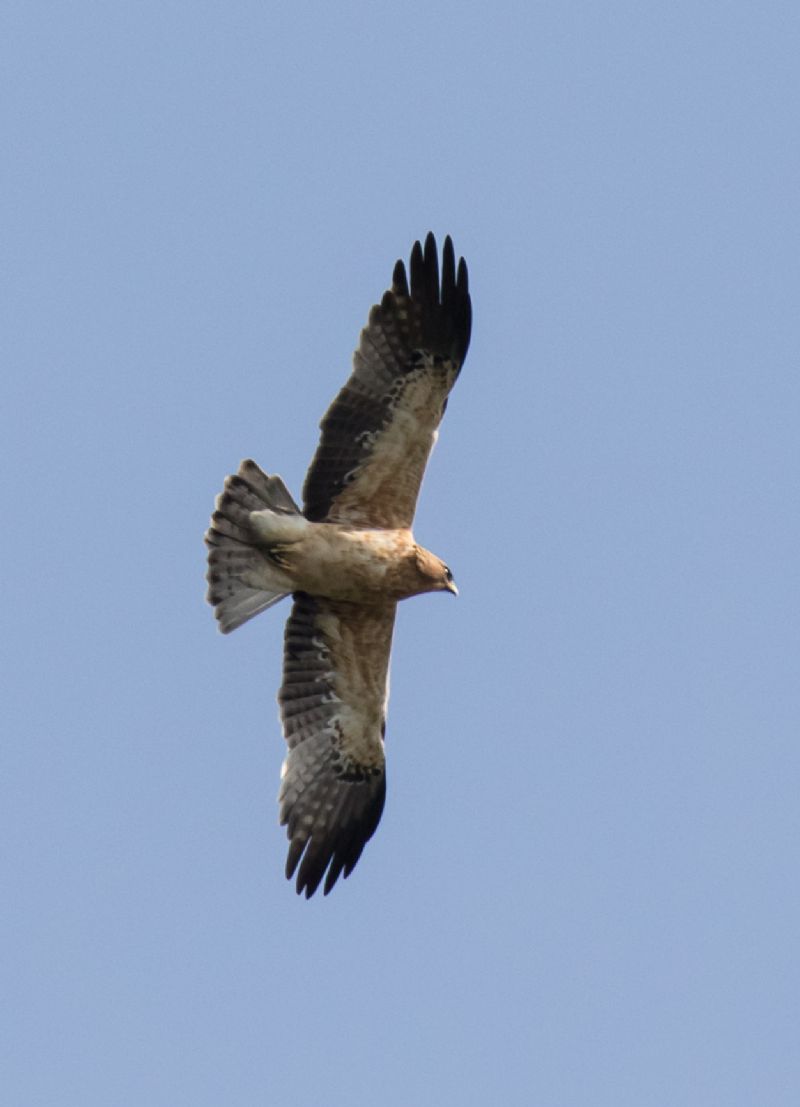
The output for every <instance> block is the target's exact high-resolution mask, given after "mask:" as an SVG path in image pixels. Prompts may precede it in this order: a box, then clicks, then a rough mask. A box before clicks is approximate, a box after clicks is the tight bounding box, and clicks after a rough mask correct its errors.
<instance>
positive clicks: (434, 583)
mask: <svg viewBox="0 0 800 1107" xmlns="http://www.w3.org/2000/svg"><path fill="white" fill-rule="evenodd" d="M415 560H416V563H417V572H418V573H419V575H420V577H421V578H422V579H421V583H422V584H423V591H425V592H452V593H453V595H454V596H457V595H458V589H457V588H456V582H455V581H454V580H453V574H452V573H451V572H450V569H449V567H448V566H447V565H445V563H444V562H443V561H442V559H441V558H440V557H437V556H436V554H432V553H431V552H430V550H425V549H423V548H422V546H417V548H416V551H415Z"/></svg>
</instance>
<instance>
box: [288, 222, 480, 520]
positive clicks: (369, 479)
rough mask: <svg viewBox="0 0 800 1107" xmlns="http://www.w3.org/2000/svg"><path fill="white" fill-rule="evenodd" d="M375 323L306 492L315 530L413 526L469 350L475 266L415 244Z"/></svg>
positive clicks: (328, 426) (325, 429)
mask: <svg viewBox="0 0 800 1107" xmlns="http://www.w3.org/2000/svg"><path fill="white" fill-rule="evenodd" d="M409 272H410V277H411V280H410V287H409V281H408V280H407V278H406V270H405V266H404V265H403V263H402V261H398V262H397V265H396V266H395V268H394V273H393V276H392V287H391V290H390V291H388V292H386V293H385V294H384V297H383V299H382V300H381V302H380V304H376V305H375V307H373V308H372V310H371V311H370V314H369V321H368V323H367V326H366V327H365V328H364V330H363V331H362V332H361V340H360V343H359V346H358V349H357V350H356V352H355V354H354V355H353V372H352V374H351V375H350V378H349V380H348V381H347V383H346V384H345V386H344V388H342V390H341V391H340V392H339V395H338V396H337V397H336V399H335V400H334V401H333V403H332V404H331V406H330V408H329V409H328V411H327V413H326V415H325V417H324V418H323V420H322V422H321V424H320V429H321V431H322V435H321V437H320V442H319V446H318V447H317V452H316V454H315V455H314V459H313V461H312V462H311V467H310V469H309V470H308V475H307V476H306V482H305V486H304V488H303V497H304V501H305V506H304V513H305V515H306V517H307V518H308V519H311V520H313V521H315V522H322V521H329V522H337V523H349V524H351V525H355V526H368V527H409V526H411V523H412V521H413V518H414V509H415V507H416V503H417V496H418V494H419V487H420V484H421V482H422V476H423V473H424V471H425V465H426V463H427V461H428V456H429V454H430V452H431V449H432V447H433V443H434V442H435V440H436V428H437V427H438V426H439V423H440V421H441V418H442V415H443V414H444V409H445V406H446V404H447V396H448V393H449V392H450V389H451V388H452V387H453V384H454V383H455V380H456V377H457V376H458V373H459V370H460V368H461V365H462V363H463V361H464V358H465V356H466V353H467V347H468V346H469V337H470V326H471V319H472V308H471V303H470V297H469V287H468V280H467V266H466V263H465V262H464V259H463V258H461V259H460V260H459V263H458V269H456V264H455V255H454V253H453V243H452V242H451V240H450V238H449V237H448V238H446V239H445V242H444V252H443V255H442V279H441V284H440V281H439V259H438V253H437V249H436V240H435V239H434V237H433V235H432V234H429V235H428V237H427V238H426V239H425V249H424V251H423V248H422V246H421V245H420V243H419V242H415V243H414V248H413V249H412V251H411V260H410V265H409Z"/></svg>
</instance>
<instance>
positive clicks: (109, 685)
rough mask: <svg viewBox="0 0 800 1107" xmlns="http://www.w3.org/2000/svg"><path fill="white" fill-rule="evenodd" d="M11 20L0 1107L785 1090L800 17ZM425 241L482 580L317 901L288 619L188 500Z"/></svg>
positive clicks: (462, 566) (792, 1027)
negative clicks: (291, 856)
mask: <svg viewBox="0 0 800 1107" xmlns="http://www.w3.org/2000/svg"><path fill="white" fill-rule="evenodd" d="M0 55H2V57H1V58H0V61H2V65H1V66H0V70H1V71H2V74H3V77H2V81H3V84H4V91H3V93H2V97H1V98H0V101H1V102H2V113H3V134H4V138H3V148H4V155H5V156H4V158H3V162H4V169H3V176H4V185H3V189H4V192H5V200H4V203H3V209H4V216H3V220H4V229H3V239H4V245H3V251H2V252H3V257H4V264H3V267H2V268H3V270H4V272H3V276H2V281H3V292H2V302H1V304H0V310H1V311H2V314H3V320H2V323H1V326H0V331H1V332H2V337H0V343H2V363H3V375H2V376H3V381H2V392H3V396H2V403H0V419H1V420H2V450H3V455H4V458H3V468H2V472H3V481H4V485H5V503H6V508H5V540H4V542H3V565H4V572H5V576H6V582H7V586H6V589H5V597H4V620H3V624H4V629H3V654H2V659H3V669H4V685H5V687H6V690H7V695H6V701H7V707H6V712H5V713H6V718H7V720H8V724H7V729H6V740H5V742H4V743H3V768H2V788H3V792H4V796H3V798H2V808H1V811H2V813H1V814H0V820H1V821H2V825H1V826H0V836H1V837H2V841H3V844H4V847H5V848H4V851H3V853H4V860H3V868H4V872H3V887H4V891H3V902H4V904H5V908H4V911H3V913H2V914H3V918H2V924H1V925H2V928H3V931H4V934H3V935H2V949H3V954H4V962H5V963H4V982H3V996H4V1001H3V1008H4V1013H3V1019H4V1021H7V1027H6V1028H5V1031H4V1033H3V1035H2V1040H3V1042H4V1045H3V1048H4V1050H6V1051H7V1056H6V1058H5V1060H4V1063H3V1077H2V1081H3V1085H4V1088H5V1089H6V1091H5V1096H6V1097H7V1102H8V1103H13V1104H14V1105H15V1107H33V1105H37V1107H38V1105H48V1107H49V1105H51V1104H58V1105H59V1107H61V1105H73V1104H74V1105H80V1107H94V1105H103V1107H108V1105H109V1104H111V1105H114V1107H116V1105H124V1107H127V1105H143V1104H147V1105H148V1107H151V1105H154V1107H162V1105H163V1107H175V1105H180V1104H187V1105H188V1104H191V1105H192V1107H206V1105H208V1107H212V1105H213V1107H217V1105H219V1104H222V1103H224V1104H226V1105H232V1107H250V1105H256V1104H259V1105H261V1104H273V1103H281V1104H284V1105H286V1107H307V1105H311V1104H319V1103H326V1104H333V1105H336V1104H340V1103H342V1104H344V1103H347V1104H349V1105H352V1107H361V1105H362V1104H363V1105H366V1104H373V1103H376V1102H377V1103H380V1104H382V1105H385V1107H405V1105H407V1104H409V1103H418V1104H437V1105H449V1104H458V1105H459V1107H471V1105H473V1104H475V1105H478V1104H481V1105H482V1104H485V1103H487V1102H488V1103H493V1102H494V1103H508V1104H515V1105H516V1104H520V1105H525V1107H527V1105H530V1104H543V1105H546V1107H576V1105H583V1104H586V1105H587V1107H588V1105H591V1107H606V1105H608V1107H628V1105H630V1107H642V1105H647V1107H675V1105H681V1107H695V1105H697V1107H714V1105H717V1104H719V1105H720V1107H722V1105H724V1107H738V1105H742V1107H744V1105H748V1107H750V1105H752V1104H754V1103H765V1104H766V1103H768V1104H770V1105H783V1104H786V1105H789V1104H791V1105H794V1104H796V1103H797V1102H798V1100H799V1098H800V1052H798V1029H797V1028H798V1026H799V1025H800V1010H799V1009H798V996H799V995H800V972H799V971H798V933H800V895H799V894H798V832H800V825H799V823H800V819H799V817H798V802H797V795H798V775H799V773H800V755H799V754H798V718H800V692H799V691H798V689H799V687H800V681H799V680H798V662H799V661H800V610H798V608H800V589H799V588H798V585H799V584H800V581H799V580H798V564H800V561H799V555H800V524H799V523H798V511H797V504H798V474H799V473H800V464H799V463H800V457H799V456H798V454H799V453H800V451H799V450H798V437H799V436H798V426H799V424H800V384H799V383H798V349H799V348H800V342H799V341H798V340H799V339H800V333H799V332H800V326H799V325H798V310H797V304H798V295H800V265H799V264H798V252H799V250H800V233H799V232H800V219H799V218H798V186H799V185H800V145H798V135H797V102H798V96H799V94H800V80H798V75H797V72H798V71H797V58H798V56H799V55H800V14H798V9H797V7H796V5H795V4H789V3H767V4H758V5H756V4H746V3H735V2H732V3H727V4H723V3H699V4H698V3H692V4H689V3H683V2H677V3H671V4H646V3H645V4H642V3H637V4H634V3H627V4H623V3H609V4H597V3H577V2H576V3H571V2H569V0H567V2H563V3H525V4H523V3H519V4H513V3H503V2H500V3H498V4H494V5H489V4H485V3H483V4H472V3H469V2H467V0H462V2H461V3H458V4H456V3H452V4H447V3H438V2H435V0H430V2H428V3H425V4H419V3H409V4H406V5H403V6H401V7H398V6H397V5H387V4H382V3H374V4H353V3H343V4H339V5H321V4H309V3H297V4H293V5H274V4H269V3H236V2H234V3H227V4H221V3H197V4H186V3H171V2H169V0H166V2H164V0H161V2H159V3H158V4H155V3H150V2H144V3H139V4H135V5H134V4H125V5H123V4H118V3H108V4H99V3H94V4H92V3H85V2H82V0H77V2H74V3H71V4H64V5H59V4H44V3H38V2H36V0H26V2H25V3H19V2H15V0H11V2H10V3H7V4H6V5H5V7H4V11H3V15H2V34H0ZM429 229H432V230H434V231H435V232H436V233H437V234H438V235H439V237H440V238H441V237H442V236H443V235H444V234H446V233H450V234H451V235H452V236H453V238H454V241H455V245H456V249H457V251H458V252H459V253H463V254H464V256H465V257H466V258H467V260H468V263H469V266H470V278H471V287H472V292H473V305H474V316H475V321H474V329H473V341H472V346H471V349H470V353H469V356H468V359H467V362H466V366H465V369H464V371H463V373H462V376H461V378H460V380H459V383H458V386H457V389H456V391H455V392H454V394H453V396H452V398H451V402H450V406H449V408H448V413H447V418H446V421H445V424H444V426H443V430H442V434H441V436H440V440H439V444H438V446H437V449H436V451H435V454H434V457H433V460H432V464H431V466H430V468H429V471H428V475H427V477H426V481H425V485H424V487H423V493H422V498H421V502H420V507H419V511H418V515H417V524H416V532H417V536H418V538H419V539H420V541H422V542H423V543H424V544H425V545H427V546H429V547H430V548H432V549H434V550H435V551H437V552H438V553H440V554H441V555H442V556H443V557H445V559H446V560H447V562H448V563H449V564H450V565H451V566H452V568H453V571H454V573H455V576H456V579H457V580H458V583H459V587H460V591H461V595H460V597H459V599H458V600H457V601H456V600H453V599H451V598H450V597H442V596H428V597H421V598H419V599H416V600H412V601H410V602H409V603H407V604H404V605H403V607H402V609H401V611H400V614H399V619H398V625H397V632H396V638H395V647H394V653H393V665H392V701H391V707H390V715H389V727H388V734H387V753H388V758H389V769H388V772H389V775H388V780H389V796H388V802H387V807H386V811H385V814H384V818H383V821H382V824H381V826H380V829H379V831H378V833H377V834H376V836H375V838H374V839H373V840H372V842H371V843H370V844H369V845H368V846H367V849H366V851H365V853H364V856H363V857H362V860H361V862H360V864H359V866H358V868H357V870H356V871H355V873H354V874H353V876H352V877H351V878H350V879H349V880H348V881H346V882H344V883H341V882H340V884H339V885H337V887H336V888H335V889H334V892H333V893H332V894H331V895H330V896H329V897H327V898H326V899H323V898H322V897H321V896H318V897H315V899H314V900H312V901H310V902H306V901H304V900H301V899H298V898H297V897H296V896H295V894H294V892H293V890H292V888H291V886H290V885H289V884H287V883H286V881H285V880H284V878H283V874H282V870H283V863H284V857H285V839H284V835H283V831H282V830H281V829H280V828H278V826H277V815H276V803H275V797H276V793H277V779H278V770H279V765H280V761H281V758H282V755H283V743H282V739H281V736H280V731H279V727H278V723H277V711H276V706H275V692H276V690H277V687H278V684H279V682H280V667H281V650H282V633H283V621H284V617H285V615H286V614H287V609H281V608H279V609H277V610H274V611H272V612H269V613H266V614H265V615H263V616H261V617H259V618H258V619H257V620H255V621H254V622H253V623H252V624H250V625H248V626H246V627H245V628H243V629H242V630H240V631H237V632H236V633H235V634H234V635H232V636H231V637H230V638H223V637H222V636H220V635H219V634H218V633H217V632H216V630H215V627H214V621H213V618H212V614H211V610H210V609H209V608H208V607H207V606H206V605H205V603H204V600H203V596H204V587H205V586H204V581H203V574H204V548H203V544H202V534H203V531H204V528H205V526H206V522H207V517H208V514H209V512H210V510H211V507H212V504H213V498H214V495H215V494H216V492H217V491H218V490H219V488H220V486H221V482H222V479H223V477H224V476H225V474H226V473H228V472H230V471H232V469H234V468H235V467H236V465H237V464H238V462H239V460H240V459H241V458H243V457H248V456H252V457H254V458H256V460H258V461H259V462H260V463H261V464H262V465H263V466H264V468H266V469H267V470H269V471H277V472H279V473H280V474H281V475H282V476H283V477H284V479H285V480H286V481H287V482H288V484H289V486H290V487H291V488H292V489H293V491H294V492H295V493H296V494H298V493H299V491H300V488H301V485H302V479H303V476H304V473H305V468H306V466H307V464H308V461H309V459H310V457H311V454H312V452H313V449H314V446H315V444H316V440H317V424H318V421H319V419H320V417H321V416H322V414H323V412H324V410H325V408H326V406H327V404H328V402H329V400H330V399H331V398H332V396H333V395H334V393H335V392H336V390H337V389H338V387H339V385H340V384H341V383H342V381H343V379H344V377H345V376H346V375H347V373H348V371H349V364H350V355H351V351H352V349H353V347H354V345H355V341H356V338H357V335H358V331H359V329H360V327H361V326H362V325H363V323H364V321H365V319H366V313H367V311H368V308H369V306H370V304H372V303H373V302H374V301H375V300H376V299H378V298H379V296H380V295H381V293H382V291H383V290H384V288H385V287H386V285H387V283H388V281H389V278H390V275H391V268H392V265H393V263H394V261H395V259H396V258H397V257H400V256H403V257H407V255H408V252H409V250H410V247H411V244H412V242H413V241H414V239H415V238H418V237H421V236H423V235H424V234H425V233H426V232H427V231H428V230H429Z"/></svg>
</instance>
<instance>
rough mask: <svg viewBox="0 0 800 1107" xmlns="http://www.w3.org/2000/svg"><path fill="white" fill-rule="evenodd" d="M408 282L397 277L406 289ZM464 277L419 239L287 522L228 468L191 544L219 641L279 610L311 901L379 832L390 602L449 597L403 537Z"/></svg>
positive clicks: (454, 351)
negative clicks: (202, 561) (203, 555)
mask: <svg viewBox="0 0 800 1107" xmlns="http://www.w3.org/2000/svg"><path fill="white" fill-rule="evenodd" d="M409 277H410V279H409ZM471 318H472V307H471V302H470V296H469V287H468V281H467V266H466V264H465V262H464V259H463V258H461V259H460V260H459V262H458V266H456V262H455V255H454V252H453V243H452V242H451V240H450V238H449V237H448V238H446V239H445V242H444V251H443V255H442V274H441V281H440V279H439V258H438V251H437V248H436V240H435V239H434V237H433V235H432V234H429V235H428V237H427V238H426V239H425V246H424V248H423V247H422V246H421V245H420V243H419V242H415V243H414V247H413V249H412V251H411V259H410V264H409V276H407V275H406V269H405V266H404V265H403V262H402V261H398V262H397V264H396V265H395V267H394V272H393V274H392V287H391V289H390V290H389V291H388V292H386V293H385V294H384V296H383V299H382V300H381V302H380V304H376V305H375V306H374V307H373V308H372V310H371V311H370V313H369V320H368V322H367V326H366V327H365V328H364V330H363V331H362V332H361V339H360V342H359V345H358V349H357V350H356V352H355V354H354V355H353V371H352V373H351V375H350V378H349V380H348V381H347V383H346V384H345V385H344V387H343V388H342V390H341V391H340V392H339V394H338V396H337V397H336V399H335V400H334V401H333V403H332V404H331V406H330V408H329V409H328V411H327V413H326V415H325V417H324V418H323V420H322V422H321V424H320V429H321V431H322V434H321V436H320V441H319V445H318V447H317V452H316V454H315V455H314V459H313V461H312V462H311V468H310V469H309V470H308V474H307V476H306V480H305V485H304V488H303V508H302V510H301V509H300V508H299V507H298V506H297V504H296V503H295V502H294V500H293V499H292V497H291V495H290V494H289V492H288V490H287V488H286V486H285V485H284V483H283V481H282V480H281V478H280V477H278V476H267V474H266V473H264V472H263V471H262V470H261V469H260V468H259V467H258V465H256V463H255V462H254V461H243V462H242V464H241V465H240V467H239V471H238V473H236V474H235V475H234V476H229V477H228V478H227V479H226V481H225V486H224V490H223V492H222V493H221V494H220V495H219V496H218V497H217V501H216V510H215V511H214V514H213V515H212V516H211V526H210V528H209V530H208V532H207V533H206V543H207V545H208V547H209V554H208V574H207V579H208V583H209V589H208V597H207V598H208V601H209V603H211V604H213V605H214V614H215V615H216V617H217V619H218V621H219V627H220V630H222V631H223V632H224V633H226V634H227V633H228V632H229V631H231V630H234V629H235V628H236V627H238V626H241V625H242V623H244V622H246V621H247V620H248V619H250V618H252V617H253V615H257V614H258V612H259V611H264V610H265V609H266V608H268V607H272V605H273V604H276V603H277V602H278V601H279V600H281V599H283V598H284V596H287V595H290V594H291V596H292V598H293V607H292V613H291V615H290V616H289V620H288V622H287V624H286V632H285V645H284V665H283V685H282V687H281V689H280V692H279V693H278V703H279V705H280V714H281V721H282V723H283V733H284V737H285V739H286V742H287V744H288V747H289V751H288V754H287V757H286V760H285V761H284V763H283V769H282V771H281V787H280V793H279V797H278V803H279V806H280V821H281V824H282V825H285V826H286V828H287V835H288V838H289V855H288V858H287V861H286V876H287V877H288V878H289V879H291V877H292V876H293V875H294V873H295V871H297V891H298V893H300V892H305V895H306V897H309V896H312V895H313V894H314V892H315V891H316V890H317V887H318V886H319V884H320V882H321V880H322V878H323V876H324V877H325V886H324V892H325V894H326V895H327V894H328V892H329V891H330V890H331V888H332V887H333V885H334V884H335V883H336V881H337V879H338V878H339V876H340V874H343V875H344V876H345V877H347V876H349V875H350V873H351V872H352V871H353V868H354V867H355V865H356V862H357V861H358V859H359V857H360V856H361V852H362V850H363V849H364V846H365V845H366V843H367V842H368V841H369V839H370V838H371V837H372V835H373V834H374V832H375V829H376V827H377V825H378V823H379V821H380V817H381V813H382V811H383V803H384V798H385V795H386V771H385V758H384V752H383V744H384V734H385V729H386V705H387V700H388V672H389V653H390V649H391V643H392V629H393V627H394V617H395V611H396V608H397V603H398V601H399V600H404V599H407V598H408V597H409V596H416V595H418V594H420V593H422V592H452V593H453V594H457V589H456V586H455V582H454V581H453V575H452V573H451V572H450V570H449V568H448V567H447V565H445V563H444V562H443V561H442V560H441V559H440V558H438V557H436V556H435V555H434V554H432V553H430V552H429V551H428V550H426V549H423V547H422V546H418V545H417V543H416V541H415V540H414V536H413V534H412V532H411V524H412V522H413V519H414V509H415V506H416V502H417V495H418V493H419V488H420V484H421V482H422V476H423V473H424V471H425V465H426V463H427V460H428V456H429V454H430V452H431V449H432V447H433V444H434V442H435V441H436V436H437V428H438V426H439V423H440V421H441V418H442V416H443V415H444V410H445V407H446V406H447V397H448V394H449V392H450V389H451V388H452V387H453V384H454V383H455V380H456V377H457V376H458V373H459V370H460V369H461V365H462V364H463V361H464V357H465V356H466V353H467V347H468V345H469V338H470V326H471Z"/></svg>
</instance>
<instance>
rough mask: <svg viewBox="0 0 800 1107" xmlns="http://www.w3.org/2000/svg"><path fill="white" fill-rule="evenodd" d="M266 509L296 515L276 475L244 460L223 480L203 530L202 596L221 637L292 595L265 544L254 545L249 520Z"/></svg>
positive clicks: (254, 534) (255, 536)
mask: <svg viewBox="0 0 800 1107" xmlns="http://www.w3.org/2000/svg"><path fill="white" fill-rule="evenodd" d="M265 509H266V511H267V512H268V513H269V512H274V513H275V514H276V515H280V516H290V515H300V509H299V507H298V506H297V504H296V503H295V502H294V500H293V499H292V497H291V495H290V493H289V491H288V489H287V488H286V485H285V484H284V483H283V481H282V480H281V478H280V477H278V476H272V477H270V476H267V474H266V473H265V472H263V471H262V470H261V469H260V468H259V467H258V465H256V463H255V462H254V461H249V460H248V461H243V462H242V464H241V465H240V466H239V471H238V473H237V474H236V475H235V476H230V477H227V478H226V480H225V487H224V490H223V491H222V493H221V494H220V495H219V496H218V497H217V504H216V510H215V511H214V513H213V515H212V516H211V526H210V527H209V529H208V531H207V532H206V545H207V546H208V547H209V551H208V573H207V574H206V580H207V581H208V594H207V597H206V598H207V599H208V602H209V603H210V604H213V606H214V614H215V616H216V617H217V620H218V621H219V628H220V630H221V631H223V633H225V634H227V633H228V632H229V631H231V630H235V629H236V627H239V626H241V625H242V623H246V622H247V620H248V619H252V618H253V616H254V615H257V614H258V613H259V612H260V611H264V610H266V608H268V607H272V605H273V604H276V603H278V601H279V600H282V599H283V598H284V596H286V595H288V594H289V593H290V592H291V591H292V587H291V580H290V579H289V578H288V577H287V575H286V573H285V572H284V571H282V570H281V569H280V568H279V567H278V566H277V565H275V563H274V562H273V561H271V560H270V558H269V556H268V554H267V552H266V550H265V549H264V546H263V542H262V543H261V544H258V540H259V532H258V530H257V529H256V528H254V527H253V525H252V523H251V520H250V516H251V513H252V512H263V511H265Z"/></svg>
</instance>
